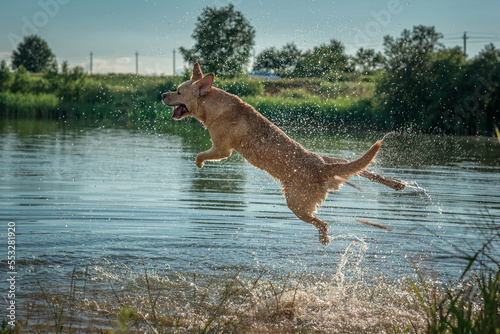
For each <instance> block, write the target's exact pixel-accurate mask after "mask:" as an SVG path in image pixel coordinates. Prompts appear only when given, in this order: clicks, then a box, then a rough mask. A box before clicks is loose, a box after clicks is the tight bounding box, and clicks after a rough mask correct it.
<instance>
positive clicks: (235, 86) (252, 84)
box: [173, 78, 264, 96]
mask: <svg viewBox="0 0 500 334" xmlns="http://www.w3.org/2000/svg"><path fill="white" fill-rule="evenodd" d="M214 86H215V87H217V88H220V89H223V90H225V91H226V92H228V93H230V94H234V95H237V96H256V95H261V94H262V93H263V92H264V85H263V84H262V82H261V81H259V80H255V79H246V78H240V79H227V80H217V81H216V82H215V84H214ZM173 90H175V89H173Z"/></svg>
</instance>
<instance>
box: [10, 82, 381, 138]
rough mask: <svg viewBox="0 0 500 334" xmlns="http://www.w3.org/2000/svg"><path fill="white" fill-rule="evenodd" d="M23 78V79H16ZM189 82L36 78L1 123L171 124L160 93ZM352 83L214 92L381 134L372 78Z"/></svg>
mask: <svg viewBox="0 0 500 334" xmlns="http://www.w3.org/2000/svg"><path fill="white" fill-rule="evenodd" d="M18 77H20V78H18ZM184 80H185V78H181V77H166V76H165V77H149V76H135V75H122V74H110V75H93V76H89V75H83V74H81V73H77V74H73V73H66V74H55V75H52V76H47V75H32V74H27V73H25V74H24V75H18V74H17V73H16V76H15V78H13V79H12V80H11V83H10V85H9V88H8V89H5V88H4V90H3V91H1V92H0V116H1V117H3V118H39V119H40V118H42V119H87V120H110V121H128V122H151V121H163V120H167V119H170V116H171V110H170V108H167V107H165V106H164V105H163V104H162V103H161V102H160V96H161V93H163V92H166V91H172V90H175V89H176V87H177V86H178V85H179V84H180V83H182V82H183V81H184ZM349 80H350V81H336V82H329V81H326V80H322V79H283V80H274V81H259V80H255V79H253V80H250V79H245V78H240V79H230V80H217V81H216V83H215V86H216V87H219V88H222V89H224V90H226V91H228V92H230V93H232V94H235V95H238V96H240V97H241V98H242V99H243V100H244V101H245V102H248V103H250V104H251V105H252V106H254V107H255V108H256V109H257V110H258V111H259V112H261V113H262V114H263V115H265V116H266V117H268V118H269V119H271V120H272V121H274V122H277V123H280V124H288V125H293V124H295V125H301V126H303V125H304V124H309V125H310V126H311V127H312V126H322V127H325V128H329V127H333V126H337V125H340V124H341V125H343V126H358V125H363V124H370V127H372V129H376V128H378V129H383V128H384V122H385V120H384V119H383V118H382V117H381V116H380V115H379V113H378V112H377V111H376V110H375V109H374V107H373V105H372V103H371V99H372V97H373V92H374V89H375V86H374V82H373V80H374V78H373V77H367V76H361V75H359V76H350V77H349Z"/></svg>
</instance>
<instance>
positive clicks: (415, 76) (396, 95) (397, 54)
mask: <svg viewBox="0 0 500 334" xmlns="http://www.w3.org/2000/svg"><path fill="white" fill-rule="evenodd" d="M442 37H443V36H442V35H441V34H440V33H437V32H436V31H435V29H434V27H425V26H415V27H413V30H412V31H410V30H408V29H405V30H403V32H402V34H401V37H400V38H393V37H391V36H386V37H384V49H385V56H386V59H387V62H386V68H385V69H386V71H385V74H384V76H383V77H382V78H381V80H380V81H379V82H378V83H377V89H376V95H377V97H378V106H379V108H380V109H382V110H383V111H384V115H385V119H386V121H388V122H389V124H388V125H389V126H390V127H392V128H395V127H401V126H408V125H422V124H424V123H425V121H424V120H425V119H426V118H427V116H428V113H430V112H432V110H430V109H429V106H430V96H431V94H430V90H431V89H433V88H431V87H432V80H433V76H432V75H431V64H432V61H433V57H434V56H435V52H436V51H437V50H439V49H441V48H442V45H441V44H440V43H439V39H440V38H442Z"/></svg>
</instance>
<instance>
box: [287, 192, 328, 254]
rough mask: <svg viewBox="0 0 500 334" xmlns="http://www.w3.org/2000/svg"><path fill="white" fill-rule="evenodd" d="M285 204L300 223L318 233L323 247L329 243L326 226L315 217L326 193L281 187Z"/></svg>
mask: <svg viewBox="0 0 500 334" xmlns="http://www.w3.org/2000/svg"><path fill="white" fill-rule="evenodd" d="M283 190H284V195H285V198H286V203H287V205H288V207H289V208H290V210H292V212H293V213H294V214H295V215H296V216H297V217H298V218H299V219H300V220H302V221H304V222H306V223H310V224H313V225H314V226H316V228H317V229H318V232H319V241H320V242H321V243H322V244H323V245H325V246H326V245H328V244H329V243H330V238H329V237H328V224H327V223H325V222H324V221H322V220H321V219H319V218H317V217H316V209H317V207H318V205H320V204H321V203H322V202H323V201H324V200H325V199H326V195H327V191H323V190H322V192H312V191H311V192H309V193H308V192H307V191H304V188H302V189H300V188H298V187H296V188H295V189H290V188H287V187H283Z"/></svg>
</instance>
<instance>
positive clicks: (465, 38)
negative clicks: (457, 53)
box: [464, 31, 468, 59]
mask: <svg viewBox="0 0 500 334" xmlns="http://www.w3.org/2000/svg"><path fill="white" fill-rule="evenodd" d="M467 38H468V37H467V32H466V31H465V32H464V59H466V58H467Z"/></svg>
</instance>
